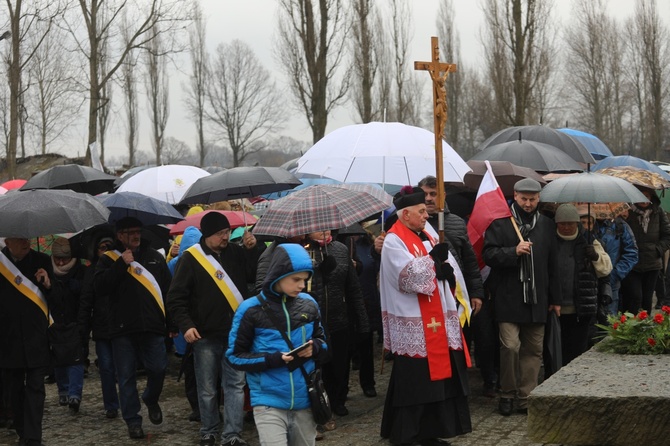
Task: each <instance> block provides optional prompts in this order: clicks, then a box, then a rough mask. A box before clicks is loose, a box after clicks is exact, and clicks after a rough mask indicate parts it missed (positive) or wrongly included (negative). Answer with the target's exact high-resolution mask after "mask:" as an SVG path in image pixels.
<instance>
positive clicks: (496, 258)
mask: <svg viewBox="0 0 670 446" xmlns="http://www.w3.org/2000/svg"><path fill="white" fill-rule="evenodd" d="M540 190H541V186H540V183H538V182H537V181H535V180H531V179H529V178H526V179H523V180H521V181H518V182H517V183H516V184H515V185H514V203H512V206H511V207H510V211H511V213H512V216H513V219H514V223H513V222H512V221H511V219H508V218H503V219H498V220H495V221H494V222H493V223H491V225H490V226H489V228H488V229H487V230H486V234H485V236H484V249H483V251H482V256H483V258H484V262H486V264H487V265H489V266H490V267H491V273H490V274H489V277H488V279H487V283H486V285H487V287H488V289H490V290H491V294H492V298H493V304H494V309H495V318H496V321H497V322H498V329H499V333H500V334H499V338H500V387H501V392H502V395H501V398H500V402H499V405H498V410H499V412H500V413H501V414H502V415H510V414H511V413H512V410H513V404H514V398H515V397H516V398H518V406H517V409H518V411H519V412H521V413H527V411H528V409H527V407H528V406H527V404H528V395H529V394H530V392H531V391H532V390H533V389H534V388H535V387H536V386H537V377H538V373H539V371H540V366H541V363H542V343H543V340H544V325H545V323H546V321H547V314H548V312H549V311H555V312H556V314H557V315H558V316H560V310H561V307H560V296H559V294H558V293H557V288H556V287H555V286H552V285H551V284H552V283H556V282H555V281H556V279H557V273H556V266H555V264H556V261H557V254H556V252H557V251H556V225H555V224H554V222H553V221H551V220H550V219H549V218H547V217H545V216H543V215H541V214H540V213H539V212H538V210H537V206H538V204H539V201H540ZM515 226H516V227H517V228H518V230H519V231H520V233H517V228H515ZM519 236H521V239H520V237H519ZM517 370H518V371H519V372H518V374H519V375H518V376H517Z"/></svg>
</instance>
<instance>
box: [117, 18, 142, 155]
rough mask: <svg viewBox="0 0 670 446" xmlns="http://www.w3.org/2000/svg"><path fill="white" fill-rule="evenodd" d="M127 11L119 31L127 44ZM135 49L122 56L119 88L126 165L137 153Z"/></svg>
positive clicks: (136, 57)
mask: <svg viewBox="0 0 670 446" xmlns="http://www.w3.org/2000/svg"><path fill="white" fill-rule="evenodd" d="M128 20H129V19H128V17H127V13H126V17H124V19H123V26H122V28H121V33H122V36H123V43H124V44H127V42H128V40H129V39H130V38H131V36H130V34H129V29H130V28H128V26H127V21H128ZM137 51H138V50H136V49H133V50H131V51H130V52H129V53H128V54H127V56H126V57H125V58H124V61H123V64H121V89H122V90H123V95H124V99H125V109H126V144H127V146H128V165H130V166H134V165H135V155H136V153H137V151H138V150H137V143H138V140H139V136H140V135H139V127H140V123H139V112H138V105H137V104H138V100H137V90H138V88H137V82H138V79H137V73H136V68H137V60H138V55H137Z"/></svg>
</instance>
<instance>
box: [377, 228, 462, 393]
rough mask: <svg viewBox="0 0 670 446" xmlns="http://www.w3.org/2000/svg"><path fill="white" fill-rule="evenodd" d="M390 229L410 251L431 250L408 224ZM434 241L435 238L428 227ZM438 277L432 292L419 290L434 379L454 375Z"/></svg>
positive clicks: (424, 332)
mask: <svg viewBox="0 0 670 446" xmlns="http://www.w3.org/2000/svg"><path fill="white" fill-rule="evenodd" d="M389 233H393V234H396V235H397V236H398V237H400V240H402V241H403V243H404V244H405V246H407V249H408V250H409V252H410V253H412V254H414V255H415V256H416V254H418V253H420V254H421V255H422V256H427V255H428V251H426V247H425V246H424V245H423V241H422V240H421V238H419V236H418V235H417V234H416V233H415V232H414V231H412V230H410V229H409V228H408V227H407V226H405V225H403V224H402V223H401V222H399V221H397V222H395V224H394V225H393V226H392V227H391V229H390V230H389ZM424 234H425V235H426V236H428V240H430V242H431V244H434V241H433V238H432V237H431V236H430V235H429V234H428V233H426V232H425V231H424ZM433 280H434V281H435V290H434V291H433V294H432V295H430V296H429V295H427V294H417V298H418V300H419V309H420V310H421V320H422V325H423V334H424V336H425V338H426V353H427V356H428V358H427V359H428V370H429V371H430V379H431V381H439V380H441V379H447V378H451V359H450V358H449V341H448V339H447V326H446V321H445V320H444V309H443V308H442V301H441V299H440V290H439V284H438V283H437V279H433Z"/></svg>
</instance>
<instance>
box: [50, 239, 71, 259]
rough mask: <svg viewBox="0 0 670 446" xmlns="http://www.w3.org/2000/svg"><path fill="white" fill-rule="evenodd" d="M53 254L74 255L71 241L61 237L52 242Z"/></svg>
mask: <svg viewBox="0 0 670 446" xmlns="http://www.w3.org/2000/svg"><path fill="white" fill-rule="evenodd" d="M51 255H52V256H53V257H60V258H69V257H72V250H71V249H70V241H69V240H68V239H66V238H64V237H59V238H57V239H55V240H54V241H53V243H52V244H51Z"/></svg>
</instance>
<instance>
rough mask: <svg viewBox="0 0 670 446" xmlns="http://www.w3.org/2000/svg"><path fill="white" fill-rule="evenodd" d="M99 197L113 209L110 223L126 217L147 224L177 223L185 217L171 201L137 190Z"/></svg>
mask: <svg viewBox="0 0 670 446" xmlns="http://www.w3.org/2000/svg"><path fill="white" fill-rule="evenodd" d="M97 198H98V200H100V202H101V203H102V204H103V205H105V206H106V207H108V208H109V210H110V211H111V214H110V215H109V222H110V223H114V222H116V221H118V220H120V219H122V218H124V217H135V218H137V219H138V220H140V221H141V222H142V223H143V224H145V225H158V224H170V223H177V222H179V221H181V220H183V219H184V217H182V215H181V214H180V213H179V212H177V210H176V209H175V208H174V207H173V206H172V205H171V204H170V203H168V202H166V201H162V200H158V199H156V198H151V197H149V196H146V195H142V194H139V193H137V192H116V193H113V194H109V195H101V196H99V197H97Z"/></svg>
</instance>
